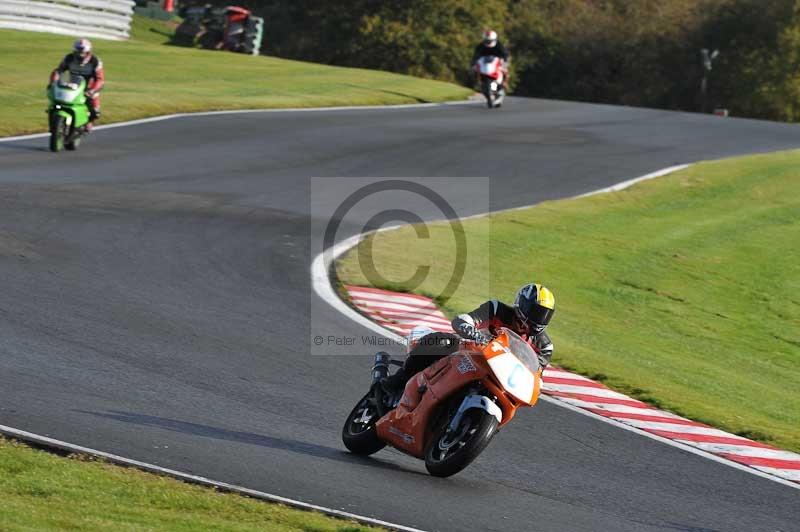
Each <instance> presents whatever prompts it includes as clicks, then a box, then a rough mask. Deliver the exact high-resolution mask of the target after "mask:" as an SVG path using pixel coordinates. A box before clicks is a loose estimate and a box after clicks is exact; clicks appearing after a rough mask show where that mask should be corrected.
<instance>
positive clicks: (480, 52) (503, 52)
mask: <svg viewBox="0 0 800 532" xmlns="http://www.w3.org/2000/svg"><path fill="white" fill-rule="evenodd" d="M486 56H490V57H499V58H500V59H502V60H503V71H504V72H505V74H506V75H505V76H504V79H503V85H504V86H505V87H506V88H508V64H509V60H510V58H511V55H510V54H509V53H508V49H507V48H506V47H505V46H503V43H502V42H500V40H498V38H497V32H496V31H493V30H486V31H484V32H483V40H481V43H480V44H479V45H478V46H476V47H475V52H474V53H473V54H472V63H471V64H473V65H474V64H475V62H476V61H478V59H480V58H481V57H486Z"/></svg>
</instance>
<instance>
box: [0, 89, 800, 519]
mask: <svg viewBox="0 0 800 532" xmlns="http://www.w3.org/2000/svg"><path fill="white" fill-rule="evenodd" d="M43 119H44V115H43ZM46 144H47V141H46V139H34V140H21V141H16V142H9V143H0V276H1V277H0V279H2V290H0V424H4V425H9V426H13V427H16V428H19V429H22V430H26V431H30V432H35V433H39V434H45V435H49V436H51V437H54V438H58V439H62V440H65V441H68V442H71V443H75V444H79V445H84V446H88V447H93V448H96V449H100V450H103V451H107V452H111V453H115V454H119V455H123V456H127V457H130V458H134V459H138V460H142V461H146V462H151V463H155V464H158V465H161V466H164V467H169V468H174V469H178V470H182V471H186V472H190V473H194V474H198V475H203V476H206V477H210V478H214V479H217V480H221V481H225V482H231V483H234V484H239V485H244V486H247V487H250V488H254V489H258V490H262V491H267V492H270V493H275V494H278V495H282V496H285V497H291V498H294V499H299V500H303V501H306V502H312V503H315V504H319V505H323V506H328V507H332V508H337V509H343V510H346V511H349V512H353V513H357V514H361V515H367V516H373V517H378V518H380V519H384V520H387V521H390V522H394V523H399V524H403V525H407V526H415V527H419V528H424V529H427V530H452V531H460V530H503V531H505V530H542V531H546V530H553V531H564V530H569V531H575V532H577V531H584V530H586V531H596V530H609V531H633V530H637V531H656V530H660V531H693V532H710V531H744V532H753V531H762V530H763V531H778V530H780V531H782V532H787V531H790V530H800V492H799V491H798V490H795V489H791V488H789V487H786V486H782V485H780V484H777V483H774V482H770V481H768V480H765V479H763V478H759V477H756V476H753V475H750V474H747V473H745V472H742V471H739V470H736V469H732V468H729V467H725V466H723V465H720V464H717V463H714V462H712V461H709V460H706V459H703V458H701V457H699V456H696V455H693V454H689V453H686V452H684V451H681V450H679V449H676V448H673V447H670V446H667V445H664V444H661V443H659V442H656V441H653V440H650V439H647V438H644V437H641V436H638V435H636V434H632V433H630V432H626V431H622V430H619V429H616V428H614V427H612V426H610V425H607V424H604V423H600V422H598V421H595V420H593V419H590V418H588V417H586V416H582V415H579V414H577V413H573V412H571V411H569V410H566V409H563V408H559V407H557V406H554V405H551V404H548V403H543V404H541V403H540V405H539V406H537V407H536V408H535V409H529V410H526V411H520V413H519V414H518V419H515V420H514V422H513V423H511V424H510V425H509V427H508V428H507V429H505V430H503V431H502V432H501V433H500V434H499V435H498V436H497V438H496V439H495V440H494V441H493V442H492V444H491V445H490V446H489V448H488V450H487V451H486V452H485V453H484V454H483V455H482V456H481V458H480V459H479V460H478V462H476V463H475V464H474V465H473V466H471V467H470V468H468V469H467V470H466V471H464V472H463V473H461V474H460V475H457V476H455V477H452V478H450V479H444V480H442V479H435V478H432V477H430V476H428V475H427V474H426V473H425V470H424V466H423V464H422V463H421V462H418V461H416V460H413V459H410V458H408V457H405V456H403V455H401V454H400V453H397V452H394V451H388V450H387V451H382V452H380V453H378V454H377V455H375V457H373V458H372V459H359V458H356V457H354V456H352V455H349V454H348V453H346V452H345V451H344V450H343V447H342V445H341V442H340V439H339V433H340V429H341V425H342V422H343V420H344V417H345V416H346V415H347V413H348V412H349V410H350V408H351V407H352V406H353V403H354V401H355V400H356V399H357V398H358V397H359V396H360V394H361V393H363V391H364V390H365V389H366V386H367V385H368V382H369V360H368V358H366V357H359V356H353V357H314V356H310V355H309V338H308V336H307V335H308V330H309V318H308V316H309V310H310V306H311V305H314V306H316V307H315V308H317V310H320V309H322V310H323V312H324V313H325V314H324V315H325V316H326V319H325V323H323V324H321V325H320V324H317V325H320V326H321V327H323V328H325V329H326V330H329V331H331V332H332V333H335V332H339V333H342V332H345V333H349V334H356V335H357V334H360V333H366V330H363V329H362V328H361V327H360V326H359V325H357V324H355V323H354V322H351V321H350V320H348V319H347V318H345V317H343V316H341V315H339V314H337V313H336V312H335V311H334V310H333V309H332V308H330V307H329V306H328V305H327V304H326V303H324V302H322V301H320V300H318V299H316V298H315V296H313V290H312V289H311V287H310V280H309V277H310V275H309V265H310V261H311V259H312V258H313V257H311V256H310V254H309V250H308V241H309V238H310V237H309V235H310V229H311V224H312V223H314V224H316V223H317V222H319V220H313V221H312V220H311V218H310V216H309V200H308V194H309V190H308V188H309V184H308V178H309V177H312V176H385V177H401V176H402V177H405V176H425V177H434V176H491V177H492V178H493V179H494V181H493V187H494V188H493V190H492V196H491V201H492V204H491V206H492V208H493V209H499V208H505V207H514V206H518V205H525V204H531V203H535V202H538V201H541V200H544V199H548V198H558V197H566V196H572V195H576V194H580V193H583V192H588V191H591V190H594V189H597V188H600V187H604V186H608V185H611V184H614V183H617V182H619V181H623V180H626V179H630V178H633V177H636V176H639V175H642V174H645V173H648V172H651V171H654V170H658V169H660V168H664V167H667V166H671V165H674V164H679V163H685V162H692V161H697V160H703V159H714V158H720V157H726V156H730V155H735V154H743V153H751V152H763V151H772V150H778V149H786V148H792V147H795V146H798V145H799V144H800V129H798V127H797V126H790V125H782V124H773V123H768V122H760V121H751V120H737V119H720V118H717V117H712V116H701V115H692V114H683V113H672V112H663V111H652V110H644V109H631V108H618V107H611V106H593V105H583V104H574V103H566V102H555V101H539V100H524V99H509V100H507V104H506V106H505V107H504V108H503V109H501V110H498V111H494V112H493V111H489V110H487V109H485V108H484V107H482V106H480V105H461V106H445V107H437V108H422V109H395V110H339V111H324V112H310V113H274V114H236V115H228V116H204V117H188V118H180V119H175V120H169V121H163V122H157V123H151V124H143V125H137V126H132V127H123V128H116V129H109V130H105V131H99V132H97V133H96V134H94V135H93V136H92V137H91V138H89V139H88V140H87V141H86V142H85V144H84V145H83V146H82V147H81V150H80V151H78V152H76V153H63V154H51V153H49V152H47V151H46ZM554 340H555V342H556V355H555V361H556V362H557V361H558V350H557V348H558V338H554ZM360 354H364V355H370V354H371V353H368V352H366V353H365V352H361V353H360ZM698 356H701V355H700V354H699V355H698ZM742 408H747V405H742Z"/></svg>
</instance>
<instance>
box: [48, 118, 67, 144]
mask: <svg viewBox="0 0 800 532" xmlns="http://www.w3.org/2000/svg"><path fill="white" fill-rule="evenodd" d="M67 127H68V126H67V121H66V119H65V118H64V117H63V116H61V115H55V114H54V115H53V116H51V117H50V151H54V152H59V151H61V150H63V149H64V137H66V136H67Z"/></svg>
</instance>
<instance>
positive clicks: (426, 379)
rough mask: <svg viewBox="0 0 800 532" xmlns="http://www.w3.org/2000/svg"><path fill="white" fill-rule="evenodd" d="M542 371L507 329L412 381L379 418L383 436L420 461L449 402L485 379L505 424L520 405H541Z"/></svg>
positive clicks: (385, 439) (451, 356) (429, 369)
mask: <svg viewBox="0 0 800 532" xmlns="http://www.w3.org/2000/svg"><path fill="white" fill-rule="evenodd" d="M541 373H542V370H541V368H540V366H539V362H538V358H537V357H536V354H535V353H534V352H533V350H532V349H531V348H530V346H529V345H528V344H527V343H525V342H524V340H522V339H521V338H519V337H518V336H517V335H516V334H514V333H511V332H510V331H506V330H505V329H504V330H503V332H502V333H501V334H500V335H499V336H498V338H497V339H495V340H493V341H492V342H490V343H489V344H488V345H487V346H485V347H480V346H477V345H475V344H472V343H467V344H464V347H463V348H462V349H461V350H460V351H459V352H458V353H455V354H453V355H450V356H448V357H445V358H443V359H441V360H439V361H438V362H436V363H435V364H433V365H431V366H430V367H428V368H426V369H425V370H423V371H421V372H420V373H417V374H416V375H415V376H414V377H412V378H411V380H409V381H408V384H406V387H405V390H404V393H403V397H402V398H401V399H400V402H399V404H398V406H397V408H395V409H394V410H392V411H391V412H389V413H388V414H386V415H385V416H383V417H382V418H381V419H380V420H378V422H377V424H376V428H377V432H378V437H380V438H381V439H382V440H384V441H386V442H388V443H389V444H391V445H393V446H394V447H396V448H398V449H400V450H403V451H405V452H407V453H409V454H411V455H412V456H416V457H418V458H421V457H423V455H424V452H425V444H426V443H427V442H428V441H429V440H430V438H431V436H432V434H431V433H430V431H431V430H432V427H431V425H432V423H431V416H433V415H434V414H435V413H436V412H437V407H438V406H440V405H441V404H442V402H443V400H444V399H446V398H448V397H450V396H451V395H453V394H454V393H456V392H458V391H459V390H462V389H464V388H465V387H466V386H467V385H469V384H470V383H472V382H476V381H480V383H481V385H482V386H483V387H484V388H486V390H488V392H489V394H490V395H491V396H493V397H492V398H493V399H494V400H495V401H496V402H497V405H498V406H499V407H500V409H501V410H502V412H503V416H502V420H501V425H505V424H506V423H508V422H509V421H511V419H512V418H513V417H514V414H515V412H516V410H517V408H518V407H519V406H521V405H533V404H534V403H536V400H537V399H538V397H539V390H540V388H541Z"/></svg>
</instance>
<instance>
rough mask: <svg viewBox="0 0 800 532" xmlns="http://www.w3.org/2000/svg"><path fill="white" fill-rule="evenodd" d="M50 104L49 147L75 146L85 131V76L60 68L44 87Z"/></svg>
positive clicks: (86, 120)
mask: <svg viewBox="0 0 800 532" xmlns="http://www.w3.org/2000/svg"><path fill="white" fill-rule="evenodd" d="M47 98H48V99H49V100H50V107H48V109H47V116H48V120H49V123H50V151H61V150H63V149H64V148H66V149H68V150H75V149H77V148H78V145H79V144H80V143H81V137H83V136H84V135H86V134H87V133H88V129H87V127H86V125H87V124H88V123H89V107H88V106H87V105H86V80H85V79H84V78H83V77H82V76H75V75H73V74H70V73H69V72H62V73H61V75H60V76H59V78H58V80H56V81H54V82H53V83H51V84H50V86H49V87H48V88H47Z"/></svg>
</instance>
